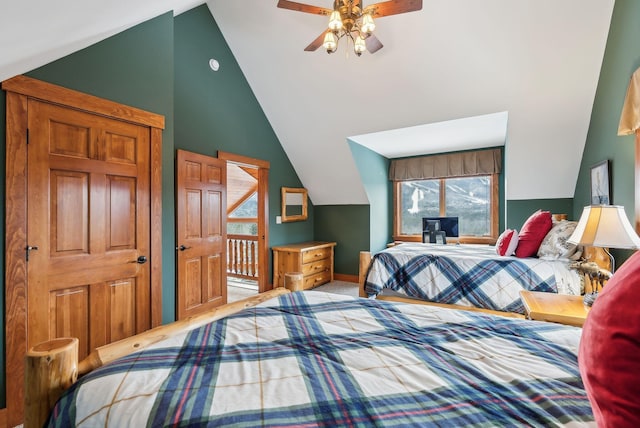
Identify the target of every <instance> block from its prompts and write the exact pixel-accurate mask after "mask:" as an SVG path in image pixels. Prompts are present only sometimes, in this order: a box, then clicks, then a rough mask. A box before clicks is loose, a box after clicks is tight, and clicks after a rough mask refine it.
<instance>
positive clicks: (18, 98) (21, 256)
mask: <svg viewBox="0 0 640 428" xmlns="http://www.w3.org/2000/svg"><path fill="white" fill-rule="evenodd" d="M2 89H3V90H5V91H6V92H7V94H6V115H7V125H6V126H7V129H6V171H5V178H6V193H5V268H6V271H5V349H6V354H5V368H6V373H11V375H12V376H11V381H10V380H9V376H6V379H5V381H6V397H7V424H8V425H9V426H14V425H18V424H21V423H22V421H23V401H24V399H23V397H24V391H23V388H22V385H23V382H24V381H23V379H24V362H23V360H24V355H25V353H26V351H27V349H26V348H27V262H26V260H25V251H26V246H27V245H28V243H27V237H28V236H27V196H26V193H27V138H28V130H27V101H28V99H29V98H35V99H38V100H41V101H44V102H49V103H53V104H57V105H61V106H63V107H69V108H73V109H77V110H81V111H84V112H87V113H91V114H97V115H101V116H106V117H109V118H112V119H116V120H122V121H125V122H129V123H133V124H136V125H142V126H146V127H148V128H149V136H150V165H149V166H150V171H151V176H150V205H151V206H150V208H151V216H150V234H151V253H150V255H149V260H150V262H151V272H150V275H151V277H150V281H151V284H150V285H151V302H150V303H151V326H152V327H155V326H157V325H160V323H161V321H162V294H161V293H162V130H163V129H164V116H162V115H158V114H156V113H150V112H147V111H144V110H140V109H137V108H135V107H129V106H126V105H123V104H119V103H116V102H113V101H109V100H105V99H102V98H98V97H95V96H92V95H88V94H84V93H82V92H78V91H74V90H71V89H67V88H63V87H61V86H57V85H53V84H50V83H46V82H43V81H40V80H36V79H32V78H29V77H26V76H16V77H14V78H11V79H9V80H6V81H4V82H2ZM16 379H17V381H16Z"/></svg>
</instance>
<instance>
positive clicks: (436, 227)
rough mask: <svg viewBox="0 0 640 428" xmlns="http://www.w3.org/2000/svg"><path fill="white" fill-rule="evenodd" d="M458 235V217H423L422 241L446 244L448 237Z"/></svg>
mask: <svg viewBox="0 0 640 428" xmlns="http://www.w3.org/2000/svg"><path fill="white" fill-rule="evenodd" d="M458 236H459V234H458V217H423V218H422V242H429V243H431V244H446V243H447V238H457V237H458Z"/></svg>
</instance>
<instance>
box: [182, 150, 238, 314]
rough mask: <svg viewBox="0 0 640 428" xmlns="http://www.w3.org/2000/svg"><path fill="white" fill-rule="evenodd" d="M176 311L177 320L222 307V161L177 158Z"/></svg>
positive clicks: (195, 156) (186, 156)
mask: <svg viewBox="0 0 640 428" xmlns="http://www.w3.org/2000/svg"><path fill="white" fill-rule="evenodd" d="M176 165H177V168H176V170H177V174H176V175H177V180H176V182H177V184H176V186H177V189H176V195H177V244H178V248H177V249H178V253H177V278H178V284H177V287H178V290H177V296H178V299H177V302H176V303H177V312H178V318H179V319H182V318H184V317H187V316H189V315H193V314H196V313H198V312H201V311H204V310H206V309H209V308H211V307H214V306H217V305H220V304H224V303H226V291H227V289H226V282H227V281H226V269H224V268H223V267H224V266H226V263H223V262H222V261H223V260H226V181H225V180H226V173H225V171H226V162H225V161H222V160H220V159H216V158H211V157H209V156H204V155H199V154H196V153H189V152H185V151H183V150H179V151H178V155H177V164H176Z"/></svg>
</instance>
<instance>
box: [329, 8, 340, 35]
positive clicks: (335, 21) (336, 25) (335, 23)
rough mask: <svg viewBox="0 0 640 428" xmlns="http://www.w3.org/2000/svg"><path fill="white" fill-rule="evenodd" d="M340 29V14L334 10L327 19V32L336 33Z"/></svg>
mask: <svg viewBox="0 0 640 428" xmlns="http://www.w3.org/2000/svg"><path fill="white" fill-rule="evenodd" d="M341 28H342V17H341V16H340V12H339V11H337V10H334V11H333V12H331V16H330V17H329V30H331V31H338V30H340V29H341Z"/></svg>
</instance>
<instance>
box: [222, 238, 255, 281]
mask: <svg viewBox="0 0 640 428" xmlns="http://www.w3.org/2000/svg"><path fill="white" fill-rule="evenodd" d="M227 276H232V277H235V278H244V279H252V280H257V279H258V237H257V236H251V235H230V234H227Z"/></svg>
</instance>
